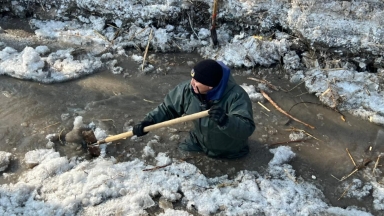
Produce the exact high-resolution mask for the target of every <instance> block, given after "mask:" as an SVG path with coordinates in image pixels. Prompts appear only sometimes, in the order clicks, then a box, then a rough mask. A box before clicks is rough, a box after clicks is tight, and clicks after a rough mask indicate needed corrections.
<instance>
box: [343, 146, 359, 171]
mask: <svg viewBox="0 0 384 216" xmlns="http://www.w3.org/2000/svg"><path fill="white" fill-rule="evenodd" d="M345 150H347V153H348V156H349V158H351V161H352V163H353V165H354V166H355V167H357V165H356V162H355V160H354V159H353V157H352V155H351V153H350V152H349V150H348V148H346V149H345Z"/></svg>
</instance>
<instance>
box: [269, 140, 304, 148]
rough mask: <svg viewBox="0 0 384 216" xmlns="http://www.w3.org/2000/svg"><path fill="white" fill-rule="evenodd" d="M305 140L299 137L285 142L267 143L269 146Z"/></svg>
mask: <svg viewBox="0 0 384 216" xmlns="http://www.w3.org/2000/svg"><path fill="white" fill-rule="evenodd" d="M303 141H305V140H303V139H300V140H290V141H285V142H278V143H272V144H269V146H274V145H281V144H289V143H296V142H303Z"/></svg>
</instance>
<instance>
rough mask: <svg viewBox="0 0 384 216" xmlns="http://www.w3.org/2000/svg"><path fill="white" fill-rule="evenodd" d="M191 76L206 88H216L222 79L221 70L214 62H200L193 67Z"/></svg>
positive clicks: (208, 60)
mask: <svg viewBox="0 0 384 216" xmlns="http://www.w3.org/2000/svg"><path fill="white" fill-rule="evenodd" d="M191 76H192V77H193V78H194V79H195V80H196V81H198V82H199V83H202V84H204V85H206V86H211V87H216V86H217V85H219V83H220V81H221V78H222V77H223V69H222V68H221V66H220V64H219V63H217V62H216V61H215V60H212V59H207V60H203V61H200V62H199V63H197V64H196V65H195V67H193V70H192V71H191Z"/></svg>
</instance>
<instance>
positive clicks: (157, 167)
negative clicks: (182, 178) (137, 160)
mask: <svg viewBox="0 0 384 216" xmlns="http://www.w3.org/2000/svg"><path fill="white" fill-rule="evenodd" d="M171 164H172V163H169V164H166V165H163V166H156V167H153V168H149V169H143V171H153V170H157V169H161V168H164V167H167V166H169V165H171Z"/></svg>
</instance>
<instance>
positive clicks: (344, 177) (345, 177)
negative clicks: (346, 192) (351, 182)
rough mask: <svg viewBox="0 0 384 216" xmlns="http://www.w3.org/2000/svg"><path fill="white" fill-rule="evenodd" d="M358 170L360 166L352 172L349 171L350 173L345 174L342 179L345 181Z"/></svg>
mask: <svg viewBox="0 0 384 216" xmlns="http://www.w3.org/2000/svg"><path fill="white" fill-rule="evenodd" d="M357 171H359V169H358V168H356V169H354V170H353V171H352V172H351V173H349V175H347V176H343V178H341V181H344V180H345V179H347V178H349V177H350V176H351V175H353V174H354V173H355V172H357Z"/></svg>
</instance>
